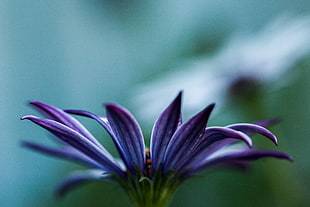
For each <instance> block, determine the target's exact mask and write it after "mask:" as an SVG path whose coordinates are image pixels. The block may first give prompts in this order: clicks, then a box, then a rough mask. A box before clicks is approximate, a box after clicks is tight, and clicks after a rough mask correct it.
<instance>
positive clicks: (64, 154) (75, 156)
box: [22, 141, 102, 168]
mask: <svg viewBox="0 0 310 207" xmlns="http://www.w3.org/2000/svg"><path fill="white" fill-rule="evenodd" d="M22 146H24V147H27V148H29V149H32V150H35V151H37V152H40V153H43V154H47V155H51V156H54V157H58V158H61V159H66V160H70V161H74V162H77V163H79V164H83V165H87V166H89V167H92V168H102V167H101V166H100V165H99V164H98V163H96V162H95V161H93V160H91V159H89V158H88V157H86V156H85V155H83V154H81V153H78V152H77V151H73V150H70V149H55V148H52V147H47V146H44V145H41V144H36V143H32V142H28V141H22Z"/></svg>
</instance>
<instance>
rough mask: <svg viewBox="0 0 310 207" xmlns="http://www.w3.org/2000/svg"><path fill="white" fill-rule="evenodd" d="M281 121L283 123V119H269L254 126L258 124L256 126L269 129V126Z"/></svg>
mask: <svg viewBox="0 0 310 207" xmlns="http://www.w3.org/2000/svg"><path fill="white" fill-rule="evenodd" d="M280 121H281V119H279V118H274V119H267V120H262V121H257V122H254V123H253V124H256V125H259V126H262V127H268V126H271V125H274V124H277V123H279V122H280Z"/></svg>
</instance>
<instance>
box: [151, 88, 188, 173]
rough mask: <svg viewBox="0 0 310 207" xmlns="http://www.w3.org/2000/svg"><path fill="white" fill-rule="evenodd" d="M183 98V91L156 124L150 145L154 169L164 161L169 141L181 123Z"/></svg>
mask: <svg viewBox="0 0 310 207" xmlns="http://www.w3.org/2000/svg"><path fill="white" fill-rule="evenodd" d="M181 98H182V92H180V93H179V94H178V96H177V97H176V98H175V99H174V100H173V102H172V103H171V104H170V105H169V106H168V107H167V108H166V109H165V110H164V112H163V113H162V114H161V115H160V116H159V117H158V119H157V120H156V122H155V124H154V127H153V131H152V136H151V147H150V148H151V157H152V164H153V169H157V168H158V166H159V165H160V164H161V163H162V162H163V159H164V154H165V152H166V148H167V146H168V143H169V142H170V139H171V137H172V135H173V134H174V132H175V131H176V129H177V127H178V125H179V122H180V118H181Z"/></svg>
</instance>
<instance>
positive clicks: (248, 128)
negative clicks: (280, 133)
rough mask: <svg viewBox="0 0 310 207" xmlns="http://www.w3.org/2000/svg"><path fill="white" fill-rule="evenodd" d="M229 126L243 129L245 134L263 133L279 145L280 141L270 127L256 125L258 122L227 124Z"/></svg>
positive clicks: (238, 129) (239, 129)
mask: <svg viewBox="0 0 310 207" xmlns="http://www.w3.org/2000/svg"><path fill="white" fill-rule="evenodd" d="M227 127H228V128H231V129H234V130H237V131H241V132H243V133H245V134H253V133H258V134H261V135H263V136H265V137H267V138H269V139H270V140H271V141H272V142H273V143H275V145H278V141H277V138H276V136H275V135H274V134H273V133H271V132H270V131H269V130H268V129H266V128H264V127H262V126H260V125H256V124H248V123H239V124H231V125H228V126H227Z"/></svg>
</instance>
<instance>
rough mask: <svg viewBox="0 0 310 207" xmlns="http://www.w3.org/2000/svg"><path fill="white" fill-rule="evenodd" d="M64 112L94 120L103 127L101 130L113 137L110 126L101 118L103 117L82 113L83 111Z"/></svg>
mask: <svg viewBox="0 0 310 207" xmlns="http://www.w3.org/2000/svg"><path fill="white" fill-rule="evenodd" d="M64 111H65V112H67V113H69V114H75V115H79V116H85V117H88V118H92V119H95V120H96V121H97V122H98V123H99V124H100V125H101V126H103V128H105V130H106V131H107V132H108V133H109V134H110V135H111V136H113V135H112V134H113V132H112V129H111V126H110V125H109V123H108V120H107V118H105V117H103V116H99V115H97V114H93V113H91V112H88V111H83V110H64Z"/></svg>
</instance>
